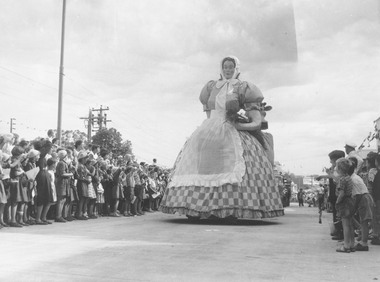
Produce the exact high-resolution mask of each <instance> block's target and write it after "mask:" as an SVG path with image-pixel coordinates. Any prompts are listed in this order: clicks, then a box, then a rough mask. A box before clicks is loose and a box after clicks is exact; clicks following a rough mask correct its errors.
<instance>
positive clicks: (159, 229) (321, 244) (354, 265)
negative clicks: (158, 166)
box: [0, 205, 380, 282]
mask: <svg viewBox="0 0 380 282" xmlns="http://www.w3.org/2000/svg"><path fill="white" fill-rule="evenodd" d="M330 218H331V214H324V216H323V223H322V224H318V214H317V209H316V208H313V207H311V208H308V207H303V208H298V207H297V206H295V205H292V206H291V207H289V208H286V215H285V216H284V217H281V218H275V219H270V220H265V221H260V220H257V221H252V220H239V221H238V222H237V223H236V224H231V223H228V222H223V221H209V220H205V221H201V222H200V223H189V221H188V220H187V219H186V218H185V217H181V216H177V215H166V214H162V213H159V212H157V213H152V214H147V215H145V216H141V217H135V218H124V217H122V218H111V217H109V218H107V217H103V218H101V219H96V220H88V221H86V222H83V221H75V222H72V223H55V224H52V225H47V226H30V227H24V228H20V229H16V228H7V229H4V228H3V229H2V230H0V256H1V263H0V281H165V282H167V281H362V282H364V281H373V280H380V246H370V251H369V252H356V253H350V254H342V253H336V252H335V249H336V246H337V244H338V243H337V242H336V241H332V240H331V239H330V235H329V222H330Z"/></svg>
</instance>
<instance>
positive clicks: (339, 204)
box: [336, 158, 355, 253]
mask: <svg viewBox="0 0 380 282" xmlns="http://www.w3.org/2000/svg"><path fill="white" fill-rule="evenodd" d="M351 166H352V164H351V162H350V161H349V160H348V159H345V158H340V159H338V160H337V161H336V172H337V174H338V185H337V191H338V198H337V200H336V210H337V215H338V216H340V217H341V218H342V225H343V237H344V244H343V245H342V246H341V247H339V248H338V249H337V250H336V251H337V252H343V253H350V252H351V251H354V250H355V247H354V244H355V241H354V229H353V224H352V212H353V209H354V200H353V198H352V190H353V186H354V184H353V182H352V179H351V177H350V175H349V172H350V168H351Z"/></svg>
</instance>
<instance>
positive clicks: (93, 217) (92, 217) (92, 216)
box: [88, 214, 98, 219]
mask: <svg viewBox="0 0 380 282" xmlns="http://www.w3.org/2000/svg"><path fill="white" fill-rule="evenodd" d="M88 218H89V219H97V218H98V217H97V216H96V215H94V214H92V215H90V216H89V217H88Z"/></svg>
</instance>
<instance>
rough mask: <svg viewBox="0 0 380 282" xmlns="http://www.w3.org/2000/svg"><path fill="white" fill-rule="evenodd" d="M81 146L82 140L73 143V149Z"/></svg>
mask: <svg viewBox="0 0 380 282" xmlns="http://www.w3.org/2000/svg"><path fill="white" fill-rule="evenodd" d="M82 144H83V141H82V140H77V141H75V145H74V146H75V149H77V148H78V147H79V146H80V145H82Z"/></svg>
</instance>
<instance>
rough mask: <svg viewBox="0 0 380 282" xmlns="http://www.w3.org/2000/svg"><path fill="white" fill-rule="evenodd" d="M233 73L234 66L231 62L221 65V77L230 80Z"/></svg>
mask: <svg viewBox="0 0 380 282" xmlns="http://www.w3.org/2000/svg"><path fill="white" fill-rule="evenodd" d="M234 72H235V65H234V63H233V62H231V61H225V62H224V63H223V75H224V77H225V78H226V79H231V78H232V76H233V75H234Z"/></svg>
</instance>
